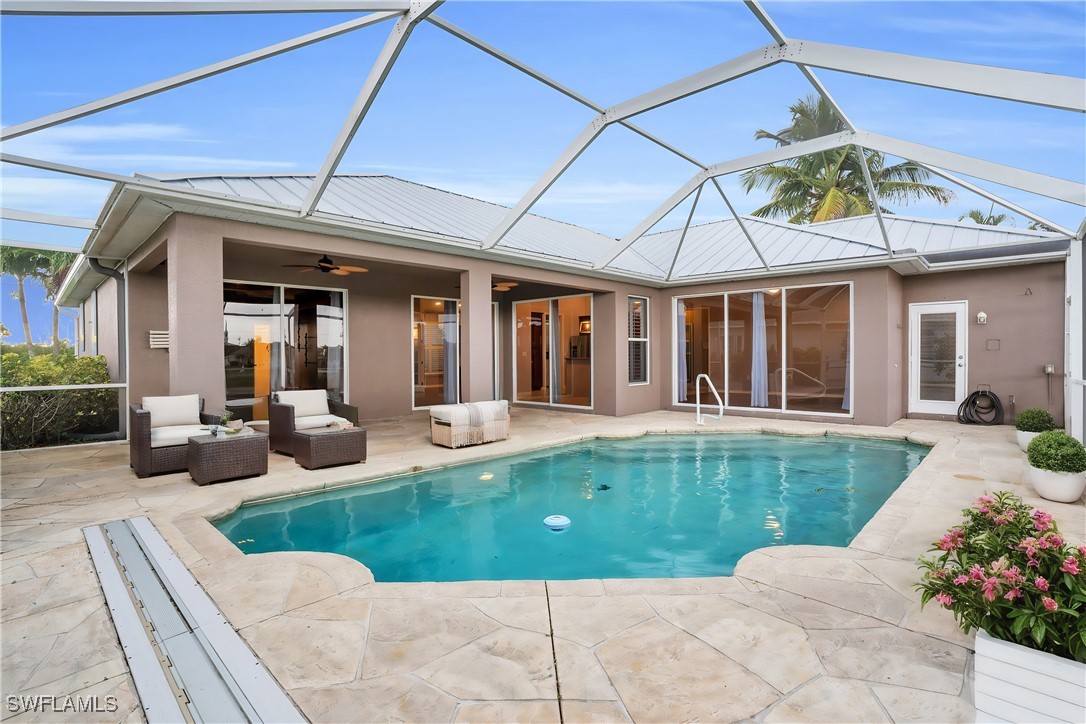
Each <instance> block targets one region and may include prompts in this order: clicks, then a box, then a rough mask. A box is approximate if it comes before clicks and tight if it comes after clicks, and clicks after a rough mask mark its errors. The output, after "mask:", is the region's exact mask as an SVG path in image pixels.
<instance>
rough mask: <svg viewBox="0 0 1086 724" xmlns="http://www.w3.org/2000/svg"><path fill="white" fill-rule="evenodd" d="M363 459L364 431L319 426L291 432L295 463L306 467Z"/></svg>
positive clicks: (320, 466)
mask: <svg viewBox="0 0 1086 724" xmlns="http://www.w3.org/2000/svg"><path fill="white" fill-rule="evenodd" d="M365 460H366V430H365V428H361V427H348V428H346V429H343V430H329V429H326V428H318V429H315V430H295V431H294V462H296V463H298V464H299V465H301V466H302V467H303V468H305V469H306V470H315V469H316V468H327V467H330V466H332V465H345V464H347V463H360V462H365Z"/></svg>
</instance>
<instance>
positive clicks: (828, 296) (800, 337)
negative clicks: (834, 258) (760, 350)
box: [779, 284, 851, 413]
mask: <svg viewBox="0 0 1086 724" xmlns="http://www.w3.org/2000/svg"><path fill="white" fill-rule="evenodd" d="M849 296H850V294H849V286H848V285H847V284H836V285H832V286H825V287H806V288H802V289H788V290H787V296H786V303H787V320H788V321H787V324H788V331H787V339H788V364H787V366H786V367H785V368H784V371H783V373H782V375H783V377H784V379H783V380H782V381H779V383H780V382H783V384H784V387H785V390H786V395H787V398H788V401H787V402H788V409H789V410H802V411H805V412H836V413H841V412H848V411H849V409H850V407H851V400H850V399H849V395H848V389H849V376H850V375H849V368H848V358H849V354H848V353H849V349H848V340H849V310H850V306H851V305H850V300H849Z"/></svg>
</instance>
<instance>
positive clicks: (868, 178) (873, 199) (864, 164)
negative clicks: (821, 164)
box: [853, 146, 894, 258]
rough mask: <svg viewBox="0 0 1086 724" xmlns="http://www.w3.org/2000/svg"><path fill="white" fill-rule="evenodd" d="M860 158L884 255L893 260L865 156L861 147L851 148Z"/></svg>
mask: <svg viewBox="0 0 1086 724" xmlns="http://www.w3.org/2000/svg"><path fill="white" fill-rule="evenodd" d="M853 149H854V150H855V151H856V154H857V155H858V156H859V157H860V169H861V170H862V171H863V172H864V184H866V185H867V194H868V196H870V197H871V210H872V211H873V212H875V220H876V221H877V222H878V223H879V233H881V234H882V243H883V244H884V245H885V246H886V253H887V254H888V255H889V256H890V257H891V258H893V256H894V248H893V246H891V244H890V235H889V234H887V233H886V222H885V221H884V220H883V218H882V209H881V208H879V193H878V191H877V190H876V189H875V182H874V181H872V180H871V169H870V168H869V167H868V165H867V154H866V153H864V151H865V149H864V147H863V146H853Z"/></svg>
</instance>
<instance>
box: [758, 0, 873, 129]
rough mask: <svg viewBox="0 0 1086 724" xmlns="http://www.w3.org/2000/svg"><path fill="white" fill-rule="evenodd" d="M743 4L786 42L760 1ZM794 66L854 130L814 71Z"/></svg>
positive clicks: (772, 33)
mask: <svg viewBox="0 0 1086 724" xmlns="http://www.w3.org/2000/svg"><path fill="white" fill-rule="evenodd" d="M744 4H745V5H746V6H747V9H748V10H750V11H751V12H752V13H753V14H754V17H756V18H757V19H758V22H760V23H761V24H762V27H764V28H765V29H766V31H767V32H768V33H769V34H770V35H771V36H772V37H773V39H774V40H776V41H777V42H778V43H779V44H781V45H784V44H786V43H787V42H788V38H786V37H785V35H784V33H783V32H781V29H780V27H778V26H777V23H776V22H774V21H773V18H771V17H770V16H769V13H767V12H766V11H765V8H763V7H762V5H761V3H759V2H758V0H744ZM796 67H797V68H799V71H800V72H801V73H803V76H804V77H805V78H806V79H807V81H808V82H809V83H810V84H811V85H812V86H814V89H815V91H816V92H817V93H818V94H819V95H820V96H822V97H823V98H824V99H825V100H826V102H827V103H829V104H830V106H831V107H832V108H833V110H834V111H835V112H836V113H837V116H838V117H839V118H840V119H841V122H842V123H844V124H845V128H847V129H849V130H850V131H855V130H856V126H855V125H854V124H853V123H852V120H851V119H849V117H848V114H846V113H845V109H844V108H842V107H841V105H840V104H839V103H838V102H837V101H836V100H835V99H834V97H833V96H831V95H830V92H829V90H827V89H826V86H824V85H822V81H821V80H819V79H818V76H816V75H815V74H814V71H813V70H811V69H810V68H808V67H807V66H805V65H803V64H801V63H800V64H797V65H796Z"/></svg>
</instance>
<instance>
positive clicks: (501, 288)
mask: <svg viewBox="0 0 1086 724" xmlns="http://www.w3.org/2000/svg"><path fill="white" fill-rule="evenodd" d="M515 286H519V285H518V284H517V283H516V282H494V286H492V287H491V288H490V290H491V291H493V292H507V291H509V290H510V289H512V288H513V287H515Z"/></svg>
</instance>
